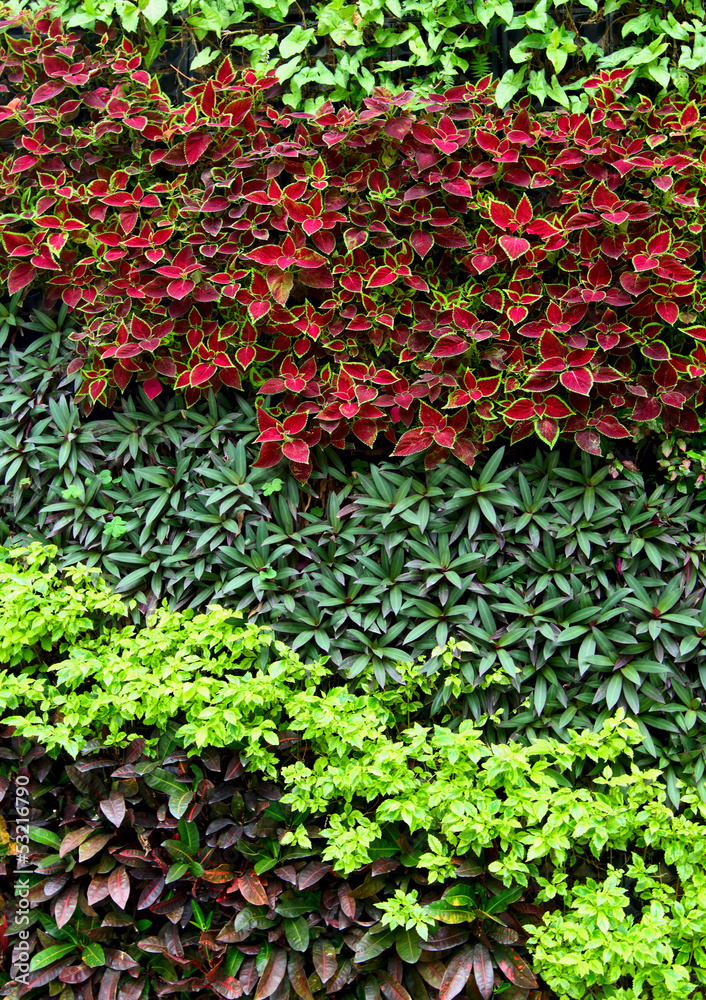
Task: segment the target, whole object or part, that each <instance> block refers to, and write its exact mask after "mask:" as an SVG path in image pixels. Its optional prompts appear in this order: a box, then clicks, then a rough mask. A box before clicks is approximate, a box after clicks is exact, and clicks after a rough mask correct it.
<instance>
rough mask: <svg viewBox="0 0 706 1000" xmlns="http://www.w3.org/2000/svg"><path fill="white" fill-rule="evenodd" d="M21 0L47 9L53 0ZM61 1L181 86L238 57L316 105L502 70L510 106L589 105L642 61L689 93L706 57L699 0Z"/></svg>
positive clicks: (652, 78) (643, 75) (641, 72)
mask: <svg viewBox="0 0 706 1000" xmlns="http://www.w3.org/2000/svg"><path fill="white" fill-rule="evenodd" d="M9 6H10V8H11V9H30V10H35V11H36V10H41V9H42V8H43V7H45V2H44V0H31V2H27V0H12V2H11V3H10V5H9ZM54 10H55V13H56V14H58V15H59V16H61V18H62V21H64V22H65V23H66V24H67V25H68V27H72V28H76V27H80V28H87V29H93V30H96V31H97V32H100V31H101V30H103V29H104V28H105V27H106V26H108V25H111V24H112V25H116V26H117V25H118V24H119V26H120V30H121V31H122V32H127V33H129V35H130V37H131V39H132V40H135V41H138V42H139V44H141V45H143V46H144V48H145V50H146V53H147V55H146V59H147V62H148V64H149V65H152V64H153V63H155V64H156V65H157V66H158V67H159V68H160V71H161V72H165V73H169V71H170V69H172V68H173V67H174V64H175V63H176V66H177V67H178V68H179V70H180V74H181V75H180V77H179V82H182V83H183V82H185V80H188V77H192V78H193V76H194V75H195V74H199V75H200V74H203V73H204V72H205V73H207V74H209V73H210V72H212V68H213V65H214V63H215V61H216V60H217V59H218V58H219V57H220V56H222V55H227V54H230V55H231V56H232V58H233V59H234V60H235V61H236V62H238V63H241V62H242V63H243V64H245V65H247V64H248V62H249V63H250V64H251V65H252V66H253V68H255V69H256V71H257V72H258V73H263V72H272V71H274V72H275V73H276V75H277V79H278V80H279V81H280V83H281V84H282V94H281V98H280V99H281V100H282V102H283V103H284V104H285V105H286V106H288V107H291V108H299V107H301V106H303V107H304V109H305V110H307V111H310V110H313V109H314V108H315V107H317V106H318V105H320V104H321V103H323V101H324V100H326V99H329V100H346V101H349V102H351V103H354V104H359V103H360V101H361V99H362V98H364V97H366V96H368V97H369V96H370V95H371V93H372V91H373V89H374V87H375V86H376V85H378V86H379V85H382V86H385V87H388V88H390V89H392V90H393V91H395V92H397V91H399V90H401V89H402V87H407V88H411V89H413V90H415V91H416V92H418V93H427V94H428V93H430V92H431V91H433V90H439V89H442V90H443V89H444V88H445V87H446V86H450V85H451V84H453V83H457V84H458V83H463V82H465V81H467V80H472V81H476V80H477V79H479V78H481V77H483V76H484V75H485V74H486V73H487V72H488V71H489V70H490V69H492V71H493V74H494V75H495V76H500V77H501V82H500V87H499V88H498V91H497V95H496V96H497V99H498V102H499V104H500V105H501V106H502V105H503V104H504V103H505V102H506V101H507V100H508V99H510V98H511V97H513V96H514V95H515V94H517V93H520V94H524V93H528V94H530V95H531V96H532V97H533V98H536V99H537V100H538V101H539V102H540V103H542V104H544V102H545V101H547V100H549V102H550V103H557V104H559V105H562V106H564V107H566V108H567V109H570V110H571V111H577V110H581V109H582V108H583V107H584V106H585V94H584V93H583V85H584V83H585V82H586V79H587V75H588V74H589V73H590V72H595V71H596V70H602V69H614V68H616V67H619V68H622V67H624V66H629V67H631V68H632V69H633V78H634V79H635V80H636V81H641V80H644V81H648V82H647V84H646V86H647V87H648V88H652V89H654V90H655V91H657V90H658V89H663V90H670V89H671V90H674V91H676V92H677V93H680V94H681V95H682V96H684V95H685V94H686V93H687V91H688V88H689V86H690V85H691V83H692V81H697V83H698V85H699V86H703V75H702V74H703V68H704V64H705V63H706V46H705V44H704V37H703V36H704V32H705V31H706V27H705V24H704V12H703V9H702V7H701V4H700V3H699V2H698V0H686V2H683V3H679V4H674V5H673V9H670V10H668V11H667V10H665V9H664V7H663V6H659V5H658V6H654V7H653V6H651V5H650V4H643V3H637V4H630V3H628V2H627V0H606V2H603V3H599V2H597V0H588V2H587V3H584V4H580V5H579V4H574V5H571V6H568V5H564V4H560V3H557V2H553V3H548V2H547V0H538V2H536V3H533V4H523V3H516V4H514V5H513V3H512V2H511V0H475V2H473V0H469V2H459V0H366V2H364V3H359V4H346V3H343V2H342V0H332V2H329V3H325V4H323V5H322V6H319V7H318V8H315V9H312V8H311V7H310V5H309V4H308V3H306V2H305V3H303V4H301V5H297V4H294V3H292V2H290V0H252V2H250V0H207V2H205V3H193V2H187V0H137V2H131V0H119V2H117V3H116V2H115V0H92V2H91V3H90V4H85V3H77V0H58V2H57V3H56V4H55V7H54ZM175 52H177V53H178V54H179V59H178V60H177V59H176V57H175ZM644 87H645V84H638V86H637V87H635V90H637V89H642V88H644Z"/></svg>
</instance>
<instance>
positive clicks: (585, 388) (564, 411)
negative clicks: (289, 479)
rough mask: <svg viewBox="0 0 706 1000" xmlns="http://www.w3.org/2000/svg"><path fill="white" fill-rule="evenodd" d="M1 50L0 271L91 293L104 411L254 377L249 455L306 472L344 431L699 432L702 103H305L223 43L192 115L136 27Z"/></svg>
mask: <svg viewBox="0 0 706 1000" xmlns="http://www.w3.org/2000/svg"><path fill="white" fill-rule="evenodd" d="M4 45H5V53H4V57H3V61H4V71H3V72H4V78H5V80H6V81H7V82H8V83H9V85H10V87H11V91H12V93H13V94H15V95H16V96H13V97H12V99H11V100H10V101H9V102H8V103H7V104H6V105H5V107H4V109H1V110H0V119H2V124H1V126H0V130H1V132H2V134H3V135H4V136H5V138H6V139H8V140H10V141H11V142H14V143H15V148H14V149H12V148H10V149H9V150H7V151H6V152H5V153H4V154H3V159H2V163H1V164H0V172H1V174H2V177H1V180H2V195H3V207H4V212H5V214H4V215H3V216H2V217H0V238H1V240H2V246H3V248H4V268H3V274H4V275H5V277H6V279H7V282H8V287H9V291H10V293H14V292H16V291H22V290H24V289H29V288H32V287H34V288H37V289H41V290H43V291H44V293H45V295H46V299H47V302H48V304H51V303H52V302H55V301H56V300H57V299H62V300H63V301H64V303H66V304H68V305H69V307H70V308H71V309H72V310H74V312H75V316H76V319H77V320H78V321H79V322H80V323H81V324H82V325H81V327H80V329H78V330H77V331H76V332H75V333H74V334H73V339H74V341H75V345H76V349H77V352H78V357H77V359H76V360H75V361H74V362H73V364H72V366H71V371H72V372H76V371H79V370H81V371H82V372H83V383H82V387H81V389H80V392H79V397H80V398H81V399H82V400H83V402H84V405H85V407H86V409H90V407H92V406H93V405H94V404H95V403H96V402H101V403H107V404H108V405H112V403H113V402H114V400H115V398H116V395H117V393H118V392H119V391H124V390H125V389H126V388H127V386H128V385H129V384H130V383H131V381H132V380H138V381H141V382H142V383H143V384H144V386H145V391H146V392H147V393H148V394H149V395H150V396H152V397H154V396H155V395H157V394H158V393H159V392H161V391H162V389H163V387H165V386H168V387H173V388H176V389H181V390H184V392H185V395H186V399H187V402H188V403H189V404H191V403H193V402H194V401H195V400H196V399H198V398H199V397H200V396H202V395H204V394H205V393H207V392H208V391H209V390H210V389H218V388H220V387H221V386H229V387H231V388H236V389H237V388H240V387H241V385H243V384H244V383H245V384H247V385H249V386H250V387H251V388H253V389H254V390H256V391H257V392H258V393H259V394H260V396H262V397H264V400H265V401H266V402H267V404H268V405H267V406H266V407H265V406H261V407H260V408H259V409H258V429H259V431H260V433H259V436H258V441H259V442H260V443H261V446H262V447H261V452H260V456H259V459H258V463H257V464H258V465H259V466H260V467H270V466H272V465H275V464H277V463H278V462H279V461H280V460H281V459H282V458H283V457H284V458H286V459H287V460H288V461H289V462H290V464H291V467H292V470H293V471H294V473H295V475H297V476H298V477H299V478H301V479H306V478H307V476H309V475H310V474H311V468H312V462H311V449H312V448H313V447H315V446H316V445H317V444H319V443H323V444H327V443H332V444H333V445H334V446H337V447H343V446H344V445H345V442H346V440H348V439H351V438H353V439H357V440H358V441H360V442H362V443H363V444H364V445H366V446H373V445H374V444H375V443H376V441H379V440H383V439H387V440H388V441H389V442H390V443H391V444H393V445H395V446H396V454H398V455H408V454H414V453H418V452H420V453H421V452H423V453H424V454H425V460H426V463H427V466H428V467H434V466H436V465H438V464H439V462H441V461H442V460H443V459H444V458H445V457H447V456H448V455H449V454H453V455H454V456H456V457H457V458H459V459H460V460H461V461H463V462H465V463H467V464H468V465H472V464H473V462H474V460H475V457H476V455H477V454H478V452H479V451H482V450H483V449H484V448H485V447H486V446H487V444H488V443H489V442H490V441H492V440H493V439H494V438H496V437H497V436H498V435H501V434H503V433H506V432H509V431H511V434H512V439H513V440H514V441H519V440H522V439H523V438H525V437H528V436H531V435H534V434H536V435H537V436H538V437H539V438H540V439H541V440H542V441H544V442H546V443H547V444H548V445H550V446H551V445H553V444H555V443H556V441H557V440H558V439H559V437H560V436H562V437H565V438H568V439H570V440H575V441H576V443H578V444H579V446H580V447H581V448H583V449H584V450H587V451H589V452H592V453H594V454H599V453H600V451H601V440H602V439H606V438H607V439H620V438H630V437H637V436H639V435H640V434H642V433H643V430H644V428H645V426H648V427H649V426H650V425H651V423H652V422H654V421H657V420H659V421H660V423H661V425H662V426H663V427H664V428H665V429H666V430H667V431H670V430H673V429H679V430H680V431H682V432H686V433H688V432H692V431H696V430H698V426H699V425H698V420H697V415H696V412H695V407H700V406H701V403H702V400H703V395H704V388H703V385H702V376H703V373H704V370H705V369H704V365H705V364H706V360H705V359H706V353H705V352H704V347H703V344H702V343H701V341H702V340H703V339H704V338H706V332H705V331H706V327H704V326H702V325H698V319H699V314H700V313H701V311H702V309H703V303H702V291H701V284H700V279H699V267H700V261H701V248H700V245H699V243H698V242H697V240H696V239H694V238H692V237H698V236H699V234H700V232H701V229H702V223H701V222H700V221H699V218H700V217H699V196H700V191H701V187H702V180H701V173H700V169H701V168H700V163H701V158H702V148H703V127H702V125H701V124H700V116H699V115H700V113H699V105H698V104H697V103H696V100H695V99H694V100H687V99H681V98H676V97H674V96H669V97H666V98H665V99H664V100H662V101H661V102H660V103H659V104H658V105H657V106H653V105H652V104H651V102H650V101H649V100H647V99H646V98H645V99H643V101H642V102H641V103H640V105H639V107H638V108H637V109H634V108H633V109H631V108H630V107H629V106H628V105H627V104H626V103H625V102H624V101H623V100H622V94H623V89H624V85H625V82H626V79H627V77H628V76H629V73H627V72H626V71H622V70H613V71H611V72H610V73H601V74H598V75H597V76H595V77H593V78H592V79H591V80H590V81H589V82H588V85H587V88H586V89H587V92H588V93H589V94H590V106H589V108H588V110H587V111H586V112H585V113H576V114H572V115H569V114H557V113H544V114H537V113H535V112H533V111H531V110H530V109H529V108H528V106H527V105H528V103H529V102H528V100H527V99H525V100H524V101H523V102H520V103H519V104H517V105H515V106H514V107H513V108H511V109H508V110H507V111H506V112H501V111H499V110H498V108H497V107H496V106H495V104H494V100H493V97H492V90H493V88H492V86H491V84H490V78H489V77H488V78H485V79H484V80H483V81H481V83H479V84H478V86H476V87H472V86H466V87H457V88H455V89H453V90H449V91H448V92H447V93H446V94H444V95H436V96H434V97H433V98H429V99H426V100H423V101H421V102H420V101H419V100H417V99H415V98H414V96H413V95H412V94H402V95H398V96H397V97H392V96H391V95H390V94H388V93H386V92H383V91H380V92H376V94H375V96H374V97H372V98H368V99H366V102H365V106H364V109H363V110H362V111H360V112H352V111H349V110H347V109H345V108H343V109H340V110H338V111H336V110H335V109H334V107H333V106H332V105H330V104H329V105H324V106H322V107H321V108H319V109H318V110H317V111H316V112H315V113H314V114H312V115H304V114H299V113H296V114H287V113H281V112H279V111H277V110H275V109H274V107H273V106H271V105H270V104H268V103H266V96H267V93H268V90H269V89H270V88H271V87H272V86H274V84H275V82H276V81H275V78H274V77H265V78H263V79H260V80H258V79H256V77H255V74H254V73H249V74H246V75H245V77H244V80H243V82H237V80H236V74H235V71H234V69H233V66H232V64H231V63H230V61H228V60H226V61H225V62H224V63H223V64H222V65H221V66H220V68H219V70H218V73H217V74H216V76H215V77H214V78H213V79H212V80H209V81H208V82H207V83H204V84H198V85H196V86H194V87H192V88H191V89H190V90H189V91H188V92H187V97H188V103H187V104H185V105H182V106H179V107H176V106H174V105H172V103H171V102H170V100H169V99H168V98H166V97H165V95H164V94H163V93H162V91H161V90H160V86H159V81H158V79H157V78H156V77H154V76H150V74H149V73H147V72H146V71H145V70H143V69H141V68H140V67H141V56H140V54H139V53H137V52H136V51H135V50H134V49H133V48H132V46H131V43H130V42H128V41H127V40H125V39H123V40H122V42H121V44H120V45H116V44H114V43H113V42H110V41H109V39H108V38H107V36H106V38H105V39H104V40H103V43H102V44H101V47H100V48H99V50H98V51H97V52H90V51H89V50H88V49H87V48H86V47H85V46H84V45H83V44H82V42H81V41H80V39H79V37H78V36H77V35H71V36H66V35H65V34H63V33H62V28H61V25H60V23H59V21H58V20H55V21H53V22H52V21H50V20H49V19H48V18H45V19H39V20H37V21H36V23H35V25H34V30H33V32H32V34H31V37H30V38H28V39H17V40H16V39H12V38H11V37H10V36H8V35H6V36H5V42H4ZM60 50H61V52H60ZM62 52H63V54H62ZM69 53H70V59H71V60H72V62H71V64H69V62H67V61H66V60H67V58H68V55H69ZM69 69H70V70H71V72H70V73H69V72H68V70H69ZM690 96H693V97H694V98H695V96H696V95H695V93H694V94H693V95H690ZM667 136H668V138H667ZM665 144H666V145H665ZM646 185H647V186H646ZM0 263H2V262H0ZM695 321H696V323H695ZM275 399H276V400H277V401H276V402H275V401H274V400H275Z"/></svg>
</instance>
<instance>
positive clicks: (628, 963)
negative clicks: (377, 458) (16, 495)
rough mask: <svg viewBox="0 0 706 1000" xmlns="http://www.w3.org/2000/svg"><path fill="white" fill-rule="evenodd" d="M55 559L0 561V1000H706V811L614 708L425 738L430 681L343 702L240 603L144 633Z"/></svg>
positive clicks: (325, 676) (321, 670)
mask: <svg viewBox="0 0 706 1000" xmlns="http://www.w3.org/2000/svg"><path fill="white" fill-rule="evenodd" d="M47 555H49V556H51V553H46V552H43V551H42V550H41V547H39V546H35V547H33V548H32V549H30V550H17V551H14V552H12V551H8V550H2V562H0V576H1V578H2V588H1V589H0V600H1V601H2V612H3V614H2V619H1V620H2V626H3V628H2V635H1V636H0V656H1V658H2V661H3V662H4V663H5V664H7V672H6V673H5V677H4V679H3V685H2V691H3V695H4V697H5V698H6V699H7V698H8V695H9V702H10V704H9V705H7V706H6V708H5V709H4V711H3V721H4V727H3V730H2V733H3V741H2V751H3V752H2V757H1V758H0V760H1V763H0V798H1V797H4V796H6V795H8V792H9V791H10V779H11V778H16V777H17V776H18V775H19V776H20V777H21V778H22V782H23V787H25V788H26V790H27V792H26V801H27V806H26V807H25V806H24V805H23V804H22V805H20V806H16V805H15V804H14V803H13V802H12V800H11V799H10V801H9V803H8V804H9V809H8V810H6V815H7V816H8V817H9V821H5V820H3V823H2V827H1V828H0V834H1V836H0V850H2V852H3V853H4V854H5V855H6V856H7V855H8V854H9V855H10V860H11V863H12V855H13V853H14V854H16V853H17V851H18V845H20V844H24V845H25V846H26V847H27V848H28V850H27V857H28V862H29V863H28V865H27V866H26V867H27V876H26V877H25V880H26V881H27V882H28V884H29V886H30V888H29V895H28V896H27V899H28V901H29V904H30V905H29V907H26V908H25V909H24V911H21V910H20V909H18V906H17V902H16V901H15V903H14V905H13V903H12V902H10V904H9V906H6V908H5V910H6V913H5V916H6V918H7V917H9V919H6V922H5V929H6V930H8V932H9V934H10V936H12V937H14V936H15V935H17V934H18V933H19V931H20V930H23V931H25V932H29V933H24V940H26V941H28V942H29V943H28V949H29V953H30V955H31V962H30V966H31V967H30V971H29V973H28V975H27V976H26V977H25V981H24V982H17V981H15V982H14V983H12V982H10V983H7V984H6V985H5V986H4V988H3V994H4V995H5V996H9V997H20V996H24V995H29V996H30V997H31V998H34V997H39V996H45V995H47V992H46V991H47V988H48V989H49V995H59V994H61V996H62V997H64V998H65V1000H68V998H69V997H77V996H79V995H80V996H81V997H82V998H85V997H87V996H89V995H90V996H95V995H96V993H95V991H96V990H97V991H98V996H99V997H100V996H103V997H117V996H123V997H130V998H132V1000H137V998H139V997H142V996H145V997H146V996H153V995H154V996H164V995H169V994H171V993H174V992H181V991H183V990H189V991H190V992H201V991H205V992H204V995H207V996H208V995H214V996H222V997H226V998H235V997H239V996H241V995H246V996H249V995H254V997H260V998H261V1000H266V998H268V997H270V996H277V997H280V996H281V997H283V998H286V997H288V996H289V997H291V996H292V994H294V995H296V996H299V997H301V998H302V1000H310V998H311V997H312V996H313V995H315V994H316V993H318V992H321V991H324V990H325V992H326V993H327V994H336V993H339V992H341V996H342V997H351V998H352V997H353V996H356V997H360V998H362V1000H364V998H366V997H367V996H368V994H369V993H370V992H371V991H372V994H373V995H374V996H375V997H377V996H378V995H379V996H380V997H382V996H384V997H385V998H386V1000H400V998H401V1000H407V998H413V997H422V998H424V997H430V998H432V1000H436V998H437V996H438V997H439V998H440V1000H445V998H449V997H451V998H453V997H455V996H456V995H458V994H459V993H461V991H465V995H466V996H469V997H475V996H481V997H483V998H484V1000H488V998H489V997H490V995H491V993H492V992H493V989H494V986H495V985H497V987H498V990H499V992H498V995H504V996H508V997H515V998H518V1000H519V998H530V997H532V998H533V1000H539V996H540V994H541V987H542V983H541V982H540V979H538V977H542V982H543V984H544V985H545V986H548V987H550V988H551V989H552V990H553V991H555V994H556V995H560V996H571V997H577V998H578V997H584V996H586V995H593V996H597V997H603V996H608V995H612V996H619V997H621V998H624V1000H628V998H632V1000H634V998H636V997H638V996H640V995H642V993H641V991H642V989H643V986H644V984H647V985H648V986H649V988H650V992H651V993H652V995H653V996H654V997H657V998H660V1000H666V998H667V997H679V998H682V997H683V998H686V997H688V996H689V995H691V994H692V993H693V990H694V988H695V987H696V986H697V985H698V984H703V982H704V979H706V975H705V973H706V970H705V969H704V963H703V934H702V930H703V925H704V920H705V919H706V907H704V902H703V896H704V875H705V873H704V850H705V848H704V847H703V845H704V843H706V841H705V840H704V838H703V835H702V826H703V820H704V816H705V815H706V806H705V805H704V803H703V802H702V801H701V800H700V799H699V797H698V795H697V794H696V793H695V792H694V791H693V790H692V789H690V788H689V787H688V786H686V785H684V784H683V783H682V782H681V781H680V782H679V788H680V791H681V792H682V793H683V802H682V810H681V813H680V815H679V816H678V817H677V816H675V814H674V812H673V810H672V809H671V808H670V807H669V806H667V804H666V803H665V792H664V788H663V786H662V784H661V783H660V782H656V781H655V778H656V777H657V776H658V775H659V771H657V770H643V769H640V768H639V767H637V766H635V764H634V763H631V761H632V759H633V754H634V748H635V747H637V746H638V745H639V744H640V742H641V740H642V737H641V735H640V733H639V732H638V731H637V729H636V727H635V726H634V724H628V723H627V722H626V721H624V720H623V716H622V713H618V714H617V716H616V717H615V718H613V719H607V720H606V722H605V723H604V725H603V726H602V727H600V728H599V729H598V730H597V731H596V732H590V731H588V732H585V733H581V734H579V733H575V732H572V733H570V734H568V738H567V739H566V741H557V740H554V739H548V740H542V741H537V742H535V743H534V744H533V746H531V747H529V748H523V747H521V746H519V745H517V744H509V745H494V746H488V745H487V744H486V743H485V742H483V741H482V739H481V734H480V732H479V731H478V730H477V729H476V728H474V727H473V725H472V723H468V722H463V723H461V725H460V726H459V727H458V728H457V729H456V730H453V729H449V728H444V727H436V728H434V729H430V728H428V727H425V726H423V725H420V723H419V721H417V720H418V718H419V717H420V709H421V705H420V702H419V700H418V697H417V688H418V685H419V684H420V682H422V687H423V678H422V677H421V675H420V674H419V673H417V674H416V676H415V673H414V671H411V672H410V675H409V681H410V684H409V685H408V687H407V689H406V690H405V689H404V688H393V689H392V690H391V691H390V692H379V693H377V694H375V695H373V696H370V695H368V696H365V695H363V696H358V697H352V696H351V692H350V691H349V690H348V689H347V688H346V687H345V686H341V685H340V684H337V683H335V678H333V677H332V675H331V674H330V671H328V670H327V669H326V667H325V666H323V665H322V664H320V663H312V664H308V665H305V664H304V663H303V662H302V661H301V660H300V659H299V658H298V656H297V655H296V654H295V653H293V652H292V651H291V650H289V649H288V648H287V647H286V646H284V645H283V644H282V643H279V642H277V641H273V639H272V637H271V635H268V633H267V630H262V629H260V628H258V627H257V626H253V625H249V624H245V623H244V622H243V621H242V620H240V619H239V618H238V617H234V616H233V614H232V613H231V612H230V611H228V610H226V609H218V608H214V609H211V611H210V613H208V614H205V615H197V616H190V615H184V614H181V613H179V612H175V613H163V614H159V615H158V616H157V620H156V621H155V622H152V623H150V624H149V625H148V627H146V628H143V629H141V630H135V628H134V627H132V626H125V625H123V624H122V623H121V619H123V620H124V618H125V609H124V607H123V606H122V603H121V601H120V599H119V598H118V597H117V596H115V595H111V594H110V593H109V592H108V590H107V589H106V588H105V585H104V584H101V582H100V581H99V580H98V581H96V580H95V579H92V577H91V574H90V572H88V571H86V570H81V569H76V570H73V571H68V572H67V573H66V574H65V576H64V577H63V578H60V577H59V576H58V575H57V573H56V567H55V566H53V565H52V564H51V562H47ZM263 654H264V655H263ZM87 668H88V669H87ZM91 668H93V670H91ZM13 679H14V681H15V682H19V686H15V684H13ZM42 689H44V690H43V691H42ZM37 708H39V709H40V711H39V713H37V711H36V709H37ZM42 714H43V715H44V718H45V722H44V723H42V722H41V718H40V717H41V715H42ZM421 717H422V719H423V711H422V715H421ZM47 722H48V723H49V725H47V724H46V723H47ZM33 733H34V735H35V736H36V737H38V738H39V741H38V743H37V742H35V740H34V739H30V740H27V739H26V738H25V737H26V736H30V737H32V734H33ZM47 751H48V752H47ZM25 779H26V780H25ZM263 779H264V780H263ZM469 789H473V794H472V795H469ZM8 798H9V796H8ZM23 802H24V797H23ZM647 815H649V817H650V820H649V824H647V823H646V816H647ZM25 829H28V831H29V832H28V834H27V836H26V837H25V834H24V833H23V832H21V831H22V830H25ZM322 841H323V843H322ZM5 863H6V862H5V861H2V865H3V867H2V870H0V879H2V882H3V888H4V887H5V883H6V882H7V883H9V881H10V880H9V879H8V877H7V872H6V870H5ZM8 889H9V890H10V891H9V892H8V896H9V898H10V899H12V892H11V885H10V884H8ZM557 903H559V905H557ZM21 912H22V915H21V917H20V916H19V914H20V913H21ZM8 925H9V926H8ZM16 946H17V947H19V945H16ZM597 948H600V949H601V954H602V958H601V959H600V960H598V959H596V949H597ZM523 953H524V954H525V955H528V957H529V961H530V962H531V963H532V964H531V965H530V964H528V961H527V958H524V957H523ZM50 984H57V985H56V986H52V985H50ZM86 984H88V985H86ZM587 987H588V988H589V990H590V994H587V992H586V989H587ZM614 988H617V990H618V992H612V990H613V989H614Z"/></svg>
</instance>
